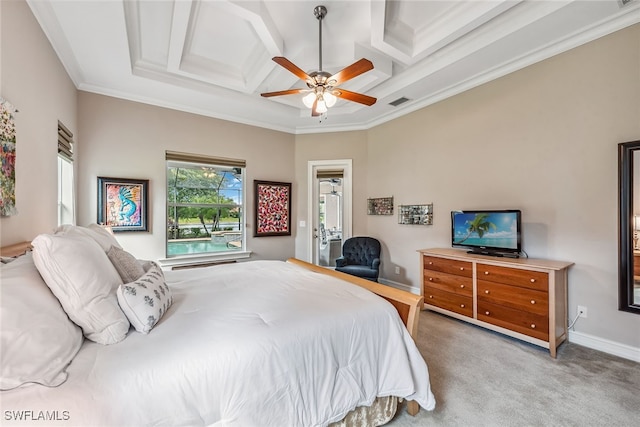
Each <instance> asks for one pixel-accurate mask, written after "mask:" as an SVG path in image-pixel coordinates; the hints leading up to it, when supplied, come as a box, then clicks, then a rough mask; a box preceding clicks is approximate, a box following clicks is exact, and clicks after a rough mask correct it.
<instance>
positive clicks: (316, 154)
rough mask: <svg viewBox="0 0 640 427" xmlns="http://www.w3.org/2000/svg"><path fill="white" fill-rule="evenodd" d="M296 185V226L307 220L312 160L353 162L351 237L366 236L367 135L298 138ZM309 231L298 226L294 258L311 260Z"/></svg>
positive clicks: (340, 134) (347, 134) (358, 133)
mask: <svg viewBox="0 0 640 427" xmlns="http://www.w3.org/2000/svg"><path fill="white" fill-rule="evenodd" d="M295 147H296V148H295V165H296V185H297V188H298V197H297V201H296V205H297V216H296V217H294V218H295V219H296V225H298V224H299V223H300V221H301V220H302V221H307V216H308V204H307V199H308V188H307V185H308V181H307V174H308V162H309V161H311V160H338V159H341V160H342V159H351V160H352V165H351V167H352V178H353V179H352V187H353V188H352V190H353V200H352V204H353V229H352V233H351V234H352V235H354V236H358V235H364V234H367V223H366V209H364V210H363V209H362V207H363V206H365V207H366V199H367V135H366V133H365V132H338V133H323V134H311V135H298V136H297V137H296V145H295ZM309 235H310V230H309V228H301V227H297V232H296V257H297V258H300V259H304V260H309V259H310V254H309Z"/></svg>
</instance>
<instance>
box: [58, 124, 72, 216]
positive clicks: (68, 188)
mask: <svg viewBox="0 0 640 427" xmlns="http://www.w3.org/2000/svg"><path fill="white" fill-rule="evenodd" d="M73 144H74V141H73V134H72V133H71V132H70V131H69V129H67V128H66V127H65V126H64V125H63V124H62V123H60V122H58V225H62V224H75V197H74V194H73V193H74V192H73V187H74V185H73Z"/></svg>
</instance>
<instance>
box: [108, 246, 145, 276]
mask: <svg viewBox="0 0 640 427" xmlns="http://www.w3.org/2000/svg"><path fill="white" fill-rule="evenodd" d="M107 256H108V257H109V261H111V264H113V266H114V267H115V268H116V270H117V271H118V274H119V275H120V278H121V279H122V282H123V283H129V282H135V281H136V280H138V279H139V278H140V277H142V275H143V274H144V269H143V268H142V264H140V261H138V260H137V259H136V257H134V256H133V255H131V254H130V253H129V252H127V251H125V250H124V249H120V248H118V247H117V246H111V249H109V251H108V252H107Z"/></svg>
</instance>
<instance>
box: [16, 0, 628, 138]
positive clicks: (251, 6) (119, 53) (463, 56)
mask: <svg viewBox="0 0 640 427" xmlns="http://www.w3.org/2000/svg"><path fill="white" fill-rule="evenodd" d="M27 1H28V4H29V6H30V7H31V10H32V11H33V13H34V15H35V16H36V19H37V20H38V22H39V24H40V26H41V27H42V29H43V30H44V33H45V34H46V35H47V37H48V38H49V40H50V42H51V44H52V46H53V47H54V49H55V51H56V52H57V54H58V56H59V57H60V60H61V61H62V63H63V64H64V66H65V68H66V70H67V72H68V73H69V75H70V77H71V79H72V80H73V82H74V83H75V85H76V87H77V88H78V89H80V90H84V91H88V92H95V93H99V94H104V95H109V96H114V97H118V98H124V99H129V100H133V101H138V102H143V103H148V104H153V105H158V106H162V107H167V108H172V109H176V110H181V111H187V112H192V113H196V114H202V115H206V116H211V117H216V118H220V119H224V120H230V121H234V122H239V123H246V124H251V125H255V126H260V127H264V128H269V129H275V130H281V131H285V132H290V133H311V132H325V131H339V130H356V129H367V128H370V127H372V126H375V125H378V124H381V123H384V122H385V121H388V120H391V119H393V118H396V117H399V116H402V115H404V114H407V113H409V112H411V111H414V110H417V109H419V108H422V107H425V106H427V105H430V104H432V103H434V102H437V101H439V100H442V99H445V98H447V97H449V96H452V95H455V94H457V93H460V92H463V91H465V90H467V89H470V88H472V87H475V86H477V85H480V84H483V83H486V82H488V81H491V80H493V79H495V78H498V77H501V76H503V75H505V74H508V73H510V72H513V71H515V70H518V69H521V68H523V67H526V66H528V65H531V64H533V63H536V62H538V61H541V60H543V59H546V58H549V57H551V56H553V55H556V54H558V53H561V52H564V51H566V50H568V49H571V48H574V47H576V46H579V45H581V44H584V43H587V42H589V41H591V40H594V39H596V38H598V37H602V36H604V35H607V34H609V33H611V32H614V31H617V30H619V29H622V28H624V27H627V26H629V25H633V24H635V23H638V22H640V0H602V1H599V0H566V1H560V0H548V1H544V0H534V1H531V0H529V1H527V0H525V1H519V0H509V1H503V0H492V1H489V0H457V1H453V0H440V1H430V0H425V1H417V0H411V1H408V0H386V1H385V0H340V1H334V0H329V1H324V0H288V1H278V0H262V1H248V0H237V1H226V0H209V1H205V0H200V1H198V0H174V1H171V0H143V1H140V0H126V1H122V0H85V1H73V0H27ZM320 4H322V5H324V6H326V8H327V10H328V12H327V15H326V17H325V19H324V20H323V22H322V66H323V70H324V71H327V72H329V73H336V72H337V71H339V70H341V69H342V68H344V67H346V66H347V65H350V64H352V63H353V62H355V61H357V60H358V59H360V58H367V59H369V60H371V61H372V62H373V64H374V67H375V68H374V69H373V70H372V71H369V72H366V73H364V74H362V75H360V76H358V77H355V78H353V79H352V80H349V81H348V82H346V83H345V84H343V85H341V87H342V88H344V89H348V90H351V91H355V92H360V93H364V94H367V95H370V96H373V97H376V98H377V99H378V100H377V102H376V103H375V104H374V105H373V106H370V107H367V106H364V105H361V104H358V103H354V102H349V101H344V100H339V101H338V103H337V104H336V105H335V106H334V107H332V108H330V109H329V112H328V114H327V117H325V118H322V119H319V118H318V117H311V113H310V110H309V109H308V108H306V107H305V106H304V105H303V103H302V95H299V94H298V95H287V96H279V97H272V98H264V97H261V96H260V93H262V92H271V91H278V90H285V89H292V88H303V87H306V86H305V83H304V82H302V81H301V80H300V79H298V78H297V77H296V76H295V75H293V74H292V73H290V72H289V71H287V70H285V69H284V68H282V67H280V66H279V65H277V64H276V63H275V62H273V61H272V60H271V58H272V57H274V56H284V57H286V58H288V59H289V60H290V61H291V62H293V63H294V64H296V65H297V66H298V67H300V68H301V69H302V70H304V71H306V72H311V71H317V70H318V66H319V40H318V39H319V34H318V20H317V19H316V17H315V16H314V14H313V10H314V7H315V6H317V5H320ZM399 99H406V100H407V101H405V102H403V103H400V104H399V105H397V106H394V105H392V103H393V104H397V102H394V101H397V100H399Z"/></svg>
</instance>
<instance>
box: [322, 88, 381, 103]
mask: <svg viewBox="0 0 640 427" xmlns="http://www.w3.org/2000/svg"><path fill="white" fill-rule="evenodd" d="M331 93H332V94H334V95H335V96H337V97H338V98H342V99H346V100H347V101H353V102H358V103H360V104H364V105H368V106H371V105H373V104H375V103H376V101H377V99H376V98H374V97H372V96H368V95H363V94H361V93H356V92H351V91H349V90H344V89H335V90H333V92H331Z"/></svg>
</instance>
